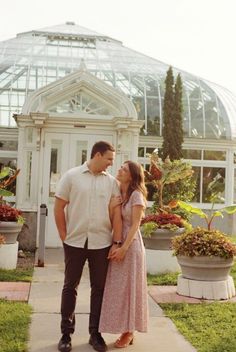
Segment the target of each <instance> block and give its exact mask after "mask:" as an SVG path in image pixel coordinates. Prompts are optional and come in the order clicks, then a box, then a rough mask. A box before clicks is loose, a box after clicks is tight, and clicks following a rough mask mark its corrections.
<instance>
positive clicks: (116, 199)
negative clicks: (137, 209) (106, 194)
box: [109, 196, 122, 209]
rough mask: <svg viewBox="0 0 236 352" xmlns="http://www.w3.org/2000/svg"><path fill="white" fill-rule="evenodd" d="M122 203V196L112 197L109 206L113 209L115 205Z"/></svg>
mask: <svg viewBox="0 0 236 352" xmlns="http://www.w3.org/2000/svg"><path fill="white" fill-rule="evenodd" d="M121 203H122V199H121V196H117V197H112V198H111V200H110V204H109V207H110V208H111V209H114V208H115V207H117V206H119V205H121Z"/></svg>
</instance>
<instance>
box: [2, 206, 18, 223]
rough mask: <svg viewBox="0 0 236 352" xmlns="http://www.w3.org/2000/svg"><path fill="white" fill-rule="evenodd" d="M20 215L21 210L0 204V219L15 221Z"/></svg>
mask: <svg viewBox="0 0 236 352" xmlns="http://www.w3.org/2000/svg"><path fill="white" fill-rule="evenodd" d="M20 216H22V212H21V210H19V209H16V208H12V207H11V206H10V205H6V204H1V205H0V221H17V220H18V218H19V217H20Z"/></svg>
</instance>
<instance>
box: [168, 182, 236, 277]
mask: <svg viewBox="0 0 236 352" xmlns="http://www.w3.org/2000/svg"><path fill="white" fill-rule="evenodd" d="M218 182H219V180H217V179H215V180H213V181H212V183H211V184H210V187H209V188H212V189H214V191H213V192H212V194H211V197H210V199H211V201H212V208H211V212H210V214H207V213H205V212H203V211H202V210H201V209H199V208H196V207H193V206H191V205H190V204H187V203H185V202H182V201H178V202H177V205H178V206H180V207H181V208H183V209H185V211H188V212H190V213H191V214H196V215H199V216H200V217H202V218H204V219H205V221H206V228H203V227H197V228H195V229H192V230H191V231H187V232H185V233H183V234H182V235H180V236H176V237H175V238H173V239H172V248H173V250H174V255H176V256H177V260H178V262H179V265H180V267H181V270H182V276H183V277H184V278H187V279H191V280H200V281H222V280H227V278H228V275H229V271H230V268H231V267H232V265H233V260H234V255H236V246H235V244H233V243H232V241H231V240H230V239H229V237H228V236H227V235H225V234H224V233H223V232H221V231H219V230H217V229H212V222H213V220H214V218H215V217H217V216H220V217H223V213H227V214H233V213H234V212H236V206H235V205H232V206H226V207H224V208H222V209H220V210H216V211H215V210H214V204H215V202H216V201H217V200H219V199H221V193H222V190H221V189H220V188H218V187H217V183H218ZM213 186H214V187H213Z"/></svg>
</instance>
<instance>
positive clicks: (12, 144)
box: [0, 140, 18, 151]
mask: <svg viewBox="0 0 236 352" xmlns="http://www.w3.org/2000/svg"><path fill="white" fill-rule="evenodd" d="M17 147H18V141H8V140H6V141H4V140H1V141H0V150H10V151H16V150H17Z"/></svg>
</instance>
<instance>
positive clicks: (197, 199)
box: [192, 166, 201, 203]
mask: <svg viewBox="0 0 236 352" xmlns="http://www.w3.org/2000/svg"><path fill="white" fill-rule="evenodd" d="M193 178H194V180H195V181H196V189H195V194H194V197H193V199H192V202H196V203H199V202H200V200H201V168H200V167H199V166H193Z"/></svg>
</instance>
